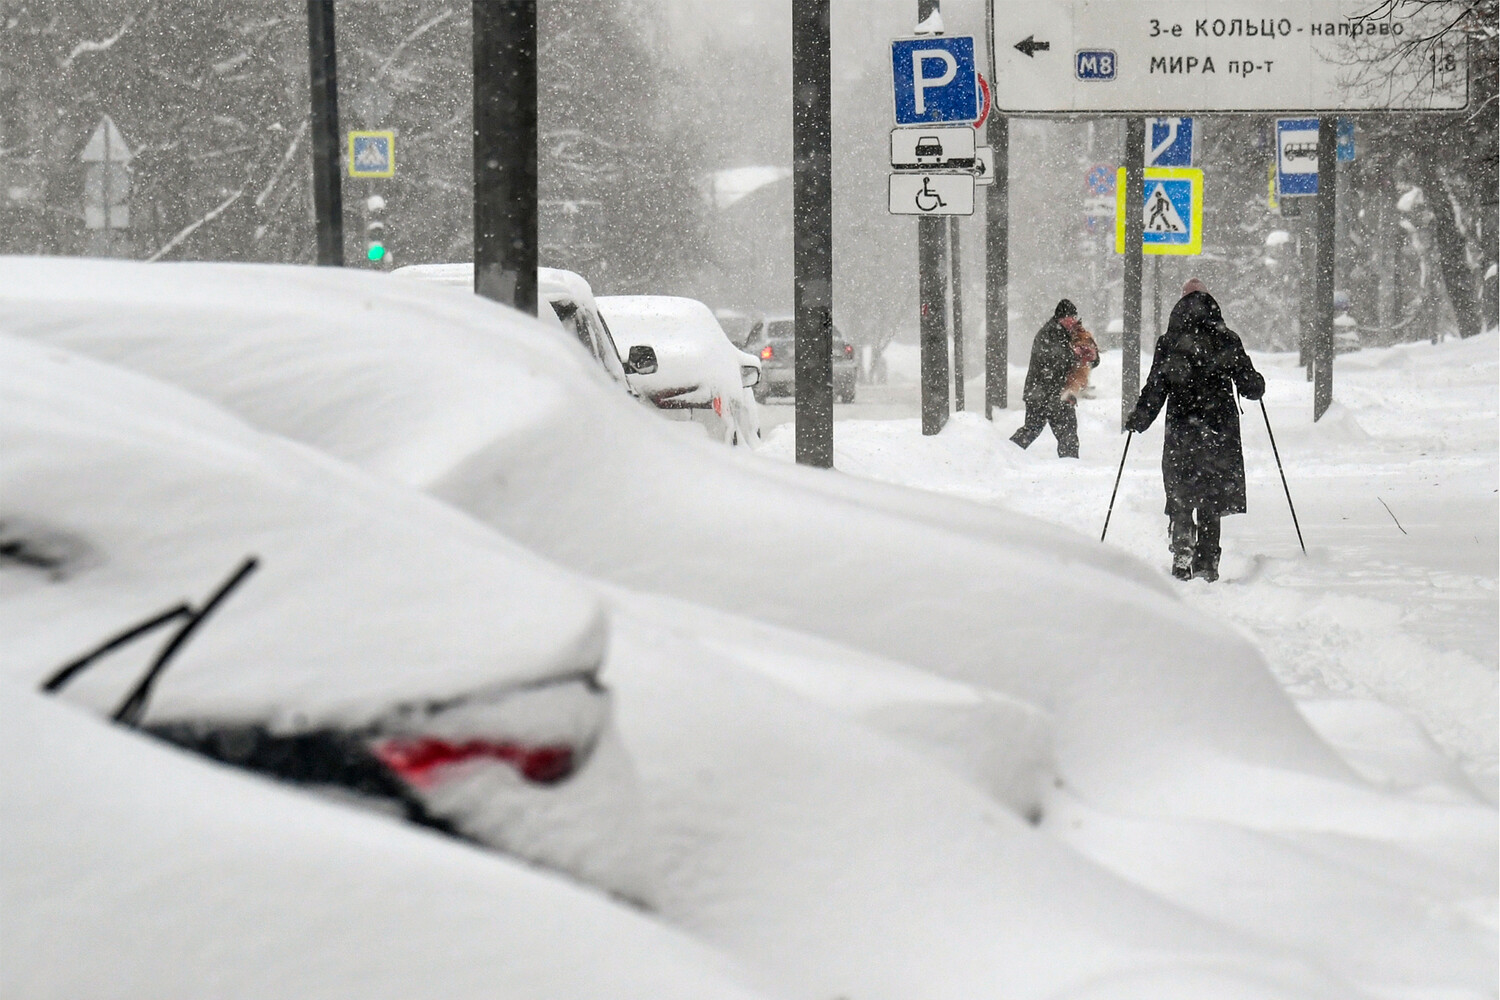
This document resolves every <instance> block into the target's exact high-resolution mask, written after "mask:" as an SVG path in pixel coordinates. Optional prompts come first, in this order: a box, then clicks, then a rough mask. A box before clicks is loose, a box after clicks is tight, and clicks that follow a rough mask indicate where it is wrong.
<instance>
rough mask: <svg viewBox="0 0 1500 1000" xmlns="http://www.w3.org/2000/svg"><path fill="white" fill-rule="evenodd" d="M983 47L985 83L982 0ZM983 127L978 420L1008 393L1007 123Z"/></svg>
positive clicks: (989, 9)
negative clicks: (988, 158) (991, 171)
mask: <svg viewBox="0 0 1500 1000" xmlns="http://www.w3.org/2000/svg"><path fill="white" fill-rule="evenodd" d="M984 42H985V51H986V53H987V55H988V57H989V66H990V79H991V80H994V79H995V77H996V73H995V0H985V4H984ZM994 103H995V102H992V104H991V108H990V117H989V121H987V122H986V123H985V128H986V130H987V132H986V136H987V138H988V140H989V144H990V149H992V150H994V153H995V182H994V183H993V184H991V185H990V187H989V191H988V192H986V193H985V196H984V416H985V419H987V420H989V419H993V417H992V414H993V413H994V411H995V409H997V408H998V409H1002V410H1003V409H1005V407H1006V400H1007V396H1008V393H1009V389H1010V386H1009V383H1008V379H1009V377H1010V376H1009V371H1010V369H1009V367H1008V355H1009V352H1010V326H1009V324H1010V303H1009V285H1010V270H1009V265H1010V260H1009V255H1008V249H1009V246H1008V235H1007V233H1006V226H1007V225H1008V224H1009V222H1010V121H1009V120H1008V119H1007V118H1006V117H1005V116H1004V115H1001V114H997V113H996V112H995V110H994V107H993V104H994Z"/></svg>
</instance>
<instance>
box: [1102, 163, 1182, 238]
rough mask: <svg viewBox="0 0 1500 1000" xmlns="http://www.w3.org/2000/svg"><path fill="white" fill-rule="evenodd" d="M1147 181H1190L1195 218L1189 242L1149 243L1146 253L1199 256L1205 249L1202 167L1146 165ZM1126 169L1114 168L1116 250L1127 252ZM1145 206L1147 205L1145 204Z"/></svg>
mask: <svg viewBox="0 0 1500 1000" xmlns="http://www.w3.org/2000/svg"><path fill="white" fill-rule="evenodd" d="M1145 180H1146V183H1148V184H1149V183H1150V182H1151V181H1187V182H1188V183H1189V185H1190V187H1189V190H1190V191H1191V192H1192V195H1191V200H1192V206H1191V211H1192V213H1193V221H1192V224H1191V225H1192V228H1191V231H1190V232H1189V233H1188V241H1187V242H1186V243H1146V242H1145V241H1142V244H1141V253H1143V254H1157V255H1162V254H1176V255H1179V256H1183V257H1196V256H1198V255H1199V254H1201V253H1202V252H1203V170H1202V169H1201V168H1199V167H1147V168H1146V177H1145ZM1125 207H1126V206H1125V168H1124V167H1120V168H1119V169H1118V170H1117V171H1115V253H1124V252H1125ZM1142 208H1143V209H1144V206H1142Z"/></svg>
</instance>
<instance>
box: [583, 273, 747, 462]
mask: <svg viewBox="0 0 1500 1000" xmlns="http://www.w3.org/2000/svg"><path fill="white" fill-rule="evenodd" d="M598 302H599V312H600V314H601V315H602V316H603V317H604V318H605V320H606V321H607V322H608V323H609V325H610V329H612V330H613V331H614V333H615V338H616V342H617V343H618V344H619V345H620V346H622V347H624V348H626V349H627V350H630V351H637V350H642V349H646V350H650V352H651V353H652V355H653V356H654V357H655V358H656V362H657V369H656V371H655V372H653V373H651V374H649V375H645V374H643V375H639V376H636V378H635V382H636V385H637V386H639V387H640V390H641V392H642V393H643V394H644V395H645V396H646V397H647V398H649V399H650V400H651V401H652V402H653V403H655V404H656V405H657V406H658V407H659V408H661V409H663V410H668V411H685V412H687V413H690V414H692V415H693V416H694V418H695V419H699V420H702V421H704V422H705V423H706V425H707V426H708V427H709V433H710V435H711V436H713V437H715V438H718V439H720V440H722V441H724V442H726V443H728V444H747V445H753V444H754V443H755V442H757V441H759V440H760V414H759V410H758V408H757V405H756V402H755V396H754V392H753V388H754V386H755V385H756V383H757V382H759V381H760V374H761V370H760V359H759V358H756V357H755V356H754V355H751V354H746V353H745V352H744V351H741V350H740V349H739V348H737V347H735V346H734V345H733V344H732V343H730V342H729V338H728V337H727V336H726V335H725V333H724V328H723V327H722V326H720V325H719V321H718V320H717V319H716V318H715V317H714V314H713V312H712V311H711V310H710V309H709V308H708V306H706V305H704V304H703V303H702V302H699V301H698V300H697V299H688V298H681V297H678V296H671V295H603V296H600V297H599V299H598Z"/></svg>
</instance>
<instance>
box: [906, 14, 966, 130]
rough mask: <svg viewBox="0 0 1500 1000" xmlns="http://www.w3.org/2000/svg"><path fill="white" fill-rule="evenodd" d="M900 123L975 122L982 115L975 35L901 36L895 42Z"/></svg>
mask: <svg viewBox="0 0 1500 1000" xmlns="http://www.w3.org/2000/svg"><path fill="white" fill-rule="evenodd" d="M891 79H892V81H893V82H894V84H895V94H896V124H897V125H926V124H930V123H933V122H973V121H976V120H978V118H979V80H978V77H977V76H976V74H975V69H974V38H973V36H971V35H951V36H950V35H935V36H930V37H926V38H898V39H895V40H894V41H892V42H891Z"/></svg>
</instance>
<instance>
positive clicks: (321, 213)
mask: <svg viewBox="0 0 1500 1000" xmlns="http://www.w3.org/2000/svg"><path fill="white" fill-rule="evenodd" d="M307 68H308V76H309V78H310V81H311V89H312V158H313V212H314V214H315V215H317V218H318V263H319V264H322V265H324V266H328V267H342V266H343V264H344V194H343V189H342V187H341V186H340V185H341V183H342V179H343V178H342V172H341V170H340V163H339V73H338V57H337V54H336V50H335V48H334V41H333V0H307ZM105 138H106V140H107V139H108V137H107V136H106V137H105ZM108 145H109V143H108V142H107V141H106V142H105V146H106V147H107V146H108ZM108 211H109V208H108V206H106V207H105V212H106V213H108ZM105 221H106V222H108V219H107V218H106V220H105Z"/></svg>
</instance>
